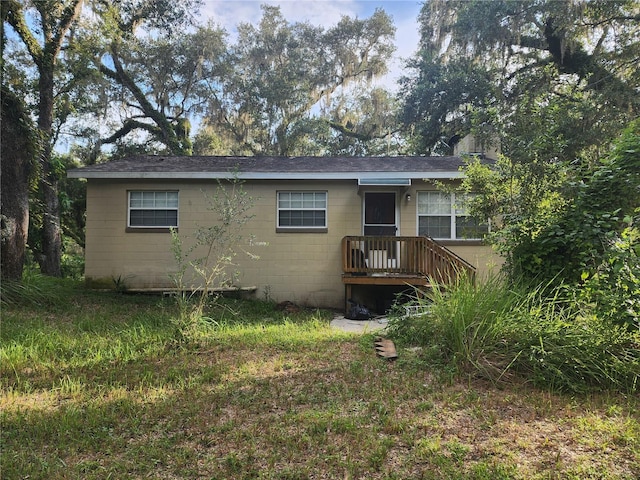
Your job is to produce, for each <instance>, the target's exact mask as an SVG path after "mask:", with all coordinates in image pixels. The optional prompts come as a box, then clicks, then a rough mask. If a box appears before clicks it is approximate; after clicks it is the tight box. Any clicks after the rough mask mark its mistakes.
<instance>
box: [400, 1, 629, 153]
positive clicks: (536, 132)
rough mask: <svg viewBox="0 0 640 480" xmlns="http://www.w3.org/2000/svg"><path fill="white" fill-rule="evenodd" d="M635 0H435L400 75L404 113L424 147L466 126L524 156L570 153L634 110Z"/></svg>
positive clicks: (610, 131)
mask: <svg viewBox="0 0 640 480" xmlns="http://www.w3.org/2000/svg"><path fill="white" fill-rule="evenodd" d="M639 19H640V12H639V11H638V6H637V2H634V1H633V0H621V1H594V2H558V1H547V0H543V1H537V0H527V1H511V0H498V1H492V2H469V1H459V0H453V1H448V0H430V1H427V2H425V4H424V6H423V8H422V11H421V14H420V23H421V43H420V50H419V53H418V56H417V57H416V58H415V59H414V61H413V62H412V63H411V64H410V65H409V66H410V68H413V70H414V74H413V76H410V77H408V78H406V79H405V80H404V88H403V93H404V98H405V108H404V120H405V122H406V123H407V124H408V125H411V126H413V127H414V128H415V131H416V132H417V133H418V135H417V136H416V138H415V139H414V140H415V145H416V146H415V148H416V151H418V152H428V151H431V150H432V149H434V148H436V147H437V146H438V144H442V143H444V144H448V143H449V141H450V139H452V138H454V137H455V136H456V135H460V136H462V135H464V134H466V133H468V132H470V131H474V133H475V134H476V135H478V136H482V135H487V134H493V135H499V136H500V140H501V144H502V149H503V151H504V152H505V153H506V154H507V155H508V156H509V157H511V158H513V159H514V160H516V161H519V162H526V161H530V160H531V159H534V158H536V157H538V158H540V159H542V160H544V161H550V160H552V159H554V158H557V159H569V160H572V159H573V158H575V156H576V155H577V154H578V153H579V152H581V151H582V150H583V149H584V148H585V147H594V148H595V147H597V146H598V145H601V144H603V143H606V142H607V140H608V139H609V138H611V137H612V136H613V135H615V133H616V132H617V130H618V129H619V127H620V125H621V124H624V123H625V122H628V121H629V120H630V119H631V118H634V117H635V116H637V115H638V112H639V109H640V102H639V101H638V95H637V89H638V86H639V85H640V75H639V74H638V71H637V69H636V68H633V67H632V65H633V64H634V63H636V62H637V59H638V57H639V55H640V43H639V42H638V41H637V39H638V35H639V33H640V31H639V30H640V27H638V25H639V24H640V23H639V22H638V20H639Z"/></svg>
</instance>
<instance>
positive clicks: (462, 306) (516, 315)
mask: <svg viewBox="0 0 640 480" xmlns="http://www.w3.org/2000/svg"><path fill="white" fill-rule="evenodd" d="M579 294H580V291H579V290H575V289H573V288H569V287H566V286H563V285H560V286H554V285H552V284H541V285H538V286H535V285H533V286H532V285H531V284H520V285H513V284H511V285H510V284H509V283H507V282H506V281H505V280H504V279H503V278H500V277H491V278H489V279H488V280H487V281H486V282H482V283H479V284H477V285H474V284H473V283H472V282H471V281H470V280H469V279H462V280H461V281H460V282H459V283H458V284H457V285H455V287H453V288H451V289H447V290H444V289H439V288H435V289H434V290H433V293H432V295H431V296H430V298H428V299H427V300H424V299H422V298H421V297H417V298H416V300H415V301H416V304H417V308H416V309H414V311H416V312H417V314H412V315H411V316H406V315H401V316H397V317H396V318H394V319H393V320H392V322H391V324H390V332H391V334H392V335H393V336H395V337H396V338H398V339H400V340H401V341H403V342H405V343H407V344H410V345H419V346H421V347H422V348H423V352H424V355H425V358H426V359H428V361H429V362H431V363H439V364H445V365H446V364H449V365H452V366H453V367H455V369H456V370H457V372H461V373H467V374H471V375H474V376H480V377H483V378H488V379H490V380H492V381H494V382H505V381H514V380H516V379H527V380H528V381H531V382H533V383H534V384H536V385H539V386H541V387H543V388H550V389H552V390H561V391H571V392H585V391H589V390H609V389H618V390H621V391H623V392H634V391H637V390H638V388H639V387H640V383H639V381H640V349H639V347H640V331H639V330H638V329H634V330H630V329H627V328H625V327H624V326H622V325H616V324H614V323H612V322H611V318H610V316H598V315H594V314H593V312H592V309H591V307H590V305H589V304H588V303H586V302H585V301H584V299H583V298H577V297H578V295H579Z"/></svg>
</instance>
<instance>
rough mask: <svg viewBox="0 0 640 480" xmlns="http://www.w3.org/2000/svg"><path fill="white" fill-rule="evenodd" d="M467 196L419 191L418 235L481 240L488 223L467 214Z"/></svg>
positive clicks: (487, 228)
mask: <svg viewBox="0 0 640 480" xmlns="http://www.w3.org/2000/svg"><path fill="white" fill-rule="evenodd" d="M466 198H468V197H467V196H466V195H463V194H455V193H451V194H449V193H442V192H418V234H419V235H428V236H430V237H432V238H436V239H448V240H478V239H481V238H482V237H483V236H484V235H485V234H486V233H487V232H488V231H489V225H488V223H479V222H478V221H476V220H475V219H474V218H472V217H470V216H469V215H468V214H467V212H466V209H465V208H464V203H465V199H466Z"/></svg>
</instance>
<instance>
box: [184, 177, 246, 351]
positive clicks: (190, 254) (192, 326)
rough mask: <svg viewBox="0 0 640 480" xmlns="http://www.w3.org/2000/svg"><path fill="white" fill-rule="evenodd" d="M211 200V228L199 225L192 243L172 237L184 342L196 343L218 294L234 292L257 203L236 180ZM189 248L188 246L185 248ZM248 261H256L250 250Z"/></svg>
mask: <svg viewBox="0 0 640 480" xmlns="http://www.w3.org/2000/svg"><path fill="white" fill-rule="evenodd" d="M205 196H206V200H207V202H208V206H207V210H208V211H210V212H211V213H212V214H213V218H212V221H211V223H210V224H208V225H200V226H198V228H197V229H196V230H195V233H194V234H193V238H183V237H181V236H180V235H179V233H178V232H177V231H175V230H172V232H171V237H172V241H171V250H172V253H173V256H174V258H175V260H176V264H177V271H176V272H175V273H174V274H172V275H171V279H172V281H173V283H174V285H175V287H176V289H177V294H176V301H177V304H178V307H179V311H180V315H179V317H178V318H177V319H176V324H177V328H178V335H179V340H182V341H192V340H195V339H197V334H198V331H199V326H200V325H201V324H202V323H203V322H207V321H210V319H209V318H208V317H206V316H205V315H204V312H205V307H207V306H208V304H209V302H210V300H212V299H213V300H215V296H216V295H217V294H218V292H217V290H218V289H224V288H230V287H231V286H232V285H233V281H234V280H235V278H236V276H237V273H236V272H235V270H234V267H235V257H237V255H238V253H239V251H240V250H242V247H241V245H242V240H243V238H244V237H243V235H244V230H243V227H244V226H245V225H246V224H247V223H248V222H249V221H250V220H251V219H252V218H253V215H252V214H251V213H250V210H251V209H252V208H253V205H254V199H253V198H252V197H250V196H249V195H248V194H247V192H246V191H244V189H243V188H242V183H241V182H240V181H239V180H237V179H234V180H232V181H230V182H229V184H223V183H220V184H219V185H218V186H217V188H216V190H215V192H214V193H213V195H211V196H208V195H205ZM185 244H187V245H185ZM245 253H247V254H248V255H249V256H251V257H254V255H252V254H251V253H250V252H248V251H246V250H245Z"/></svg>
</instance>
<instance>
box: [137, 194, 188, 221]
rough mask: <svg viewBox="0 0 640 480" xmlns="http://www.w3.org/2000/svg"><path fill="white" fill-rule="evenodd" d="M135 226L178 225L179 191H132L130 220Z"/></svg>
mask: <svg viewBox="0 0 640 480" xmlns="http://www.w3.org/2000/svg"><path fill="white" fill-rule="evenodd" d="M127 226H129V227H135V228H169V227H177V226H178V192H176V191H167V192H165V191H160V192H152V191H130V192H129V221H128V224H127Z"/></svg>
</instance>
